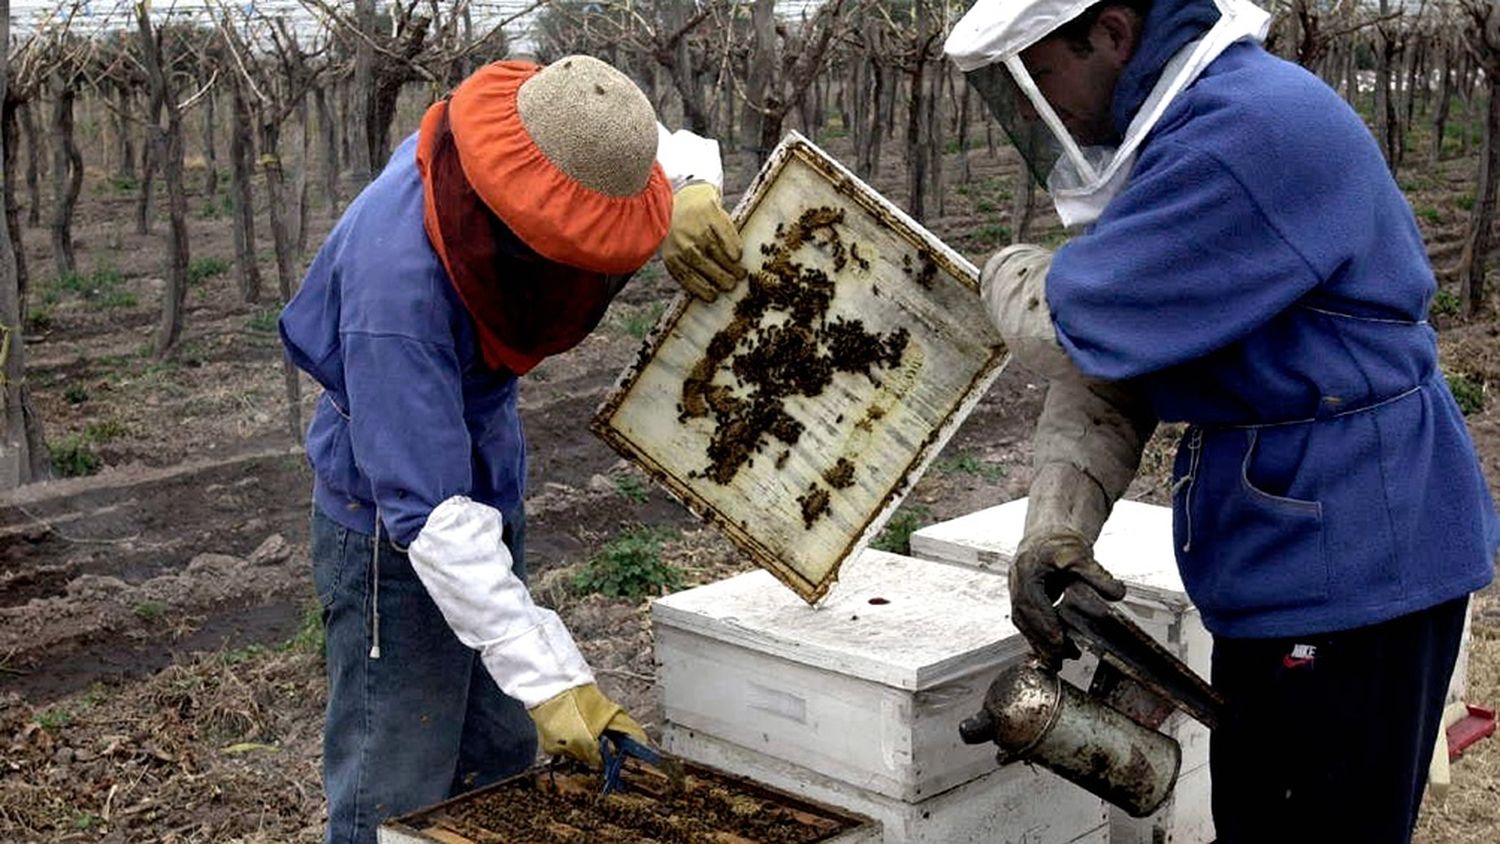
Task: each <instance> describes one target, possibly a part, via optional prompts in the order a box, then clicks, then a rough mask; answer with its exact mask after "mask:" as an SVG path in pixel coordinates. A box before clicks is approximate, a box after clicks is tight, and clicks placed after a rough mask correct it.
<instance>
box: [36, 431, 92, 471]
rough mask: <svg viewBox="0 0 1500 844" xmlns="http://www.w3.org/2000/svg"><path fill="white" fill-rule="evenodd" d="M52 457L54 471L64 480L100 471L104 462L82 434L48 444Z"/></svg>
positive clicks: (71, 435)
mask: <svg viewBox="0 0 1500 844" xmlns="http://www.w3.org/2000/svg"><path fill="white" fill-rule="evenodd" d="M47 451H48V452H49V453H50V454H51V456H52V471H54V472H56V473H57V474H58V475H59V476H61V477H64V478H81V477H84V476H85V475H92V474H94V473H95V472H97V471H99V467H101V466H103V465H104V461H103V460H102V459H100V457H99V455H98V454H97V453H96V452H95V451H94V446H93V444H92V443H90V442H89V441H88V439H86V438H85V437H84V436H83V435H81V434H70V435H68V436H66V437H63V438H62V439H59V440H55V441H53V442H50V443H47Z"/></svg>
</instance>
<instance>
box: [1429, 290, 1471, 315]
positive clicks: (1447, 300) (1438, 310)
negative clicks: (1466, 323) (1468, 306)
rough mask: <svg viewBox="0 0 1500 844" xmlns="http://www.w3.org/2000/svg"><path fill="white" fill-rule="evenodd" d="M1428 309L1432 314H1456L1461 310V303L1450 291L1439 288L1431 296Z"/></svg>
mask: <svg viewBox="0 0 1500 844" xmlns="http://www.w3.org/2000/svg"><path fill="white" fill-rule="evenodd" d="M1428 310H1429V311H1431V313H1432V315H1433V316H1458V315H1459V314H1460V313H1461V312H1462V311H1463V303H1462V302H1460V301H1459V300H1458V297H1457V296H1455V295H1453V294H1452V293H1449V292H1448V291H1446V290H1439V291H1438V292H1437V295H1436V296H1433V297H1432V306H1431V307H1430V308H1428Z"/></svg>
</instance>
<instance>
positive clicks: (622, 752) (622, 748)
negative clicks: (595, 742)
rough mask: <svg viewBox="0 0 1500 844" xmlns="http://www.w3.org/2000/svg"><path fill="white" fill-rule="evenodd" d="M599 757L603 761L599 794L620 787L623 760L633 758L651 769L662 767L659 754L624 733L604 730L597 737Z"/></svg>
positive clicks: (623, 765) (623, 766)
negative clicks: (602, 775) (601, 785)
mask: <svg viewBox="0 0 1500 844" xmlns="http://www.w3.org/2000/svg"><path fill="white" fill-rule="evenodd" d="M599 755H600V757H602V758H603V759H604V789H603V791H601V792H600V794H609V793H610V792H612V791H616V790H618V789H619V787H620V772H621V771H622V770H624V768H625V758H626V757H628V756H634V757H635V758H637V759H639V760H641V761H642V762H645V763H646V764H647V765H651V766H652V767H656V768H660V767H662V761H661V754H659V753H657V752H656V750H654V749H653V748H652V747H651V746H649V745H647V744H643V743H641V742H639V741H636V740H635V739H633V738H631V737H630V736H628V735H626V734H625V733H622V732H618V731H616V730H605V731H604V735H602V736H600V737H599Z"/></svg>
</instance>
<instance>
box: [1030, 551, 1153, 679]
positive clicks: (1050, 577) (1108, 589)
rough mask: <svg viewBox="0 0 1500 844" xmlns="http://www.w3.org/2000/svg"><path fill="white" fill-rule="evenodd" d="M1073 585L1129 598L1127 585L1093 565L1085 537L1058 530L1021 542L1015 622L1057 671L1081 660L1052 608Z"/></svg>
mask: <svg viewBox="0 0 1500 844" xmlns="http://www.w3.org/2000/svg"><path fill="white" fill-rule="evenodd" d="M1074 583H1086V584H1088V585H1089V586H1090V587H1092V588H1093V590H1094V591H1095V592H1098V593H1099V596H1100V597H1101V598H1103V599H1105V600H1106V601H1118V600H1120V599H1121V598H1123V597H1125V584H1123V583H1121V582H1120V581H1118V580H1116V579H1115V577H1114V575H1111V574H1110V573H1109V572H1107V571H1105V570H1104V567H1103V566H1101V565H1099V563H1098V562H1097V561H1095V560H1094V551H1093V548H1092V547H1091V546H1090V543H1089V541H1088V540H1087V539H1085V538H1084V537H1083V535H1082V534H1079V533H1075V532H1073V531H1071V530H1055V531H1051V532H1048V533H1044V534H1041V535H1039V536H1030V535H1028V536H1027V537H1026V538H1024V539H1022V540H1021V547H1020V549H1019V550H1018V552H1017V553H1016V562H1015V564H1014V565H1012V566H1011V568H1010V607H1011V621H1012V623H1014V624H1015V625H1016V629H1017V630H1020V631H1021V634H1022V635H1023V636H1025V637H1026V640H1027V641H1028V642H1030V643H1031V649H1032V650H1033V651H1035V652H1036V654H1037V656H1039V657H1041V658H1042V659H1043V660H1044V661H1046V662H1047V664H1048V665H1049V666H1051V667H1052V669H1053V670H1056V669H1057V668H1059V667H1060V666H1061V665H1062V663H1063V660H1066V659H1076V658H1078V656H1079V655H1080V651H1079V650H1078V646H1077V645H1075V644H1073V640H1072V639H1069V638H1068V634H1067V632H1066V631H1065V630H1064V629H1063V624H1062V619H1061V618H1060V617H1059V616H1058V613H1057V607H1055V606H1054V605H1053V604H1054V602H1056V601H1057V599H1058V597H1059V596H1061V595H1062V593H1063V590H1064V589H1066V588H1068V587H1069V586H1071V585H1072V584H1074Z"/></svg>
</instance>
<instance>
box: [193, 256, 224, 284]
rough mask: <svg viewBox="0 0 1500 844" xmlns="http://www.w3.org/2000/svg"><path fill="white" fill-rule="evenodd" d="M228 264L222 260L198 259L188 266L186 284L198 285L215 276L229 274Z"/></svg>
mask: <svg viewBox="0 0 1500 844" xmlns="http://www.w3.org/2000/svg"><path fill="white" fill-rule="evenodd" d="M229 267H230V263H229V262H228V261H226V260H224V259H223V258H198V259H196V260H195V261H193V262H192V263H191V264H189V265H188V284H190V285H195V286H196V285H199V284H202V283H203V282H205V281H208V280H209V279H211V278H213V277H214V276H216V275H223V274H224V273H227V272H229Z"/></svg>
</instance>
